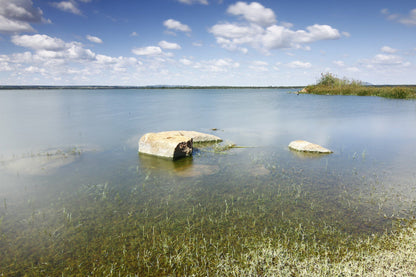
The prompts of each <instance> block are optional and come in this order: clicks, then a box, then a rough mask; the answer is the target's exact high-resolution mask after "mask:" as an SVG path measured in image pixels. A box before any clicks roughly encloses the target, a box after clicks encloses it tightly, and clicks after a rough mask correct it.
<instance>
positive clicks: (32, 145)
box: [0, 89, 416, 274]
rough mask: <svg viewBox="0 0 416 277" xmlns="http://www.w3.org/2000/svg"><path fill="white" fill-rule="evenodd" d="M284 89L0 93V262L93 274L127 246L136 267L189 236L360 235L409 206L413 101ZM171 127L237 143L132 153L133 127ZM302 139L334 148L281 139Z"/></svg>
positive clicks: (136, 130)
mask: <svg viewBox="0 0 416 277" xmlns="http://www.w3.org/2000/svg"><path fill="white" fill-rule="evenodd" d="M289 92H290V90H285V89H261V90H255V89H243V90H241V89H240V90H239V89H227V90H210V89H201V90H157V89H152V90H10V91H9V90H3V91H0V133H1V136H0V180H1V181H0V198H1V200H2V202H3V203H2V205H1V206H0V218H1V223H0V235H1V242H0V249H1V253H6V255H5V256H6V257H7V258H5V259H3V258H2V259H1V260H2V261H0V268H5V271H4V272H6V273H7V272H9V273H10V272H12V273H13V272H14V273H15V274H22V273H24V272H29V271H30V268H31V269H32V270H33V269H34V268H35V269H37V270H40V269H42V268H43V269H45V270H52V269H51V268H54V269H53V270H56V271H54V272H55V273H57V272H64V271H66V272H74V271H73V270H74V268H73V267H76V265H77V266H78V267H79V268H83V269H86V270H89V272H91V270H92V269H91V268H93V267H94V266H96V267H97V268H98V265H100V264H101V265H103V264H111V263H116V262H115V259H116V257H117V259H119V258H120V257H124V258H125V260H123V262H120V261H119V260H117V261H118V266H120V263H122V264H123V265H125V266H126V267H130V270H131V271H133V272H138V270H137V267H140V265H137V260H140V261H143V259H145V258H143V257H145V256H146V255H144V253H147V252H146V251H149V253H151V252H152V251H154V252H155V253H156V254H157V253H158V251H159V252H160V251H162V250H161V249H162V248H157V247H159V246H160V245H162V243H161V241H162V240H165V241H166V243H167V242H168V241H169V243H167V244H171V245H177V244H179V241H181V240H185V238H182V239H181V236H185V235H189V236H190V237H194V238H195V237H198V238H199V239H203V240H204V241H211V242H212V243H210V244H212V245H213V244H214V242H217V243H218V245H221V243H224V245H226V244H228V245H230V244H231V245H233V247H234V248H233V249H234V250H233V251H243V249H239V245H241V241H242V240H244V239H247V238H257V237H262V238H264V237H269V238H272V239H273V238H279V237H280V236H281V235H282V234H286V235H288V236H289V237H290V235H291V234H292V233H291V232H292V230H294V229H295V228H299V226H302V228H305V234H308V230H309V235H310V236H312V234H313V236H314V238H315V237H317V238H318V239H320V240H321V241H322V242H325V241H326V240H328V237H325V236H324V235H320V233H322V234H324V233H325V232H324V231H322V230H324V228H329V227H330V228H334V230H338V231H339V232H341V233H343V234H345V235H350V236H360V235H362V234H371V233H377V232H382V231H384V230H386V229H388V228H390V227H391V225H392V222H393V220H394V219H396V218H401V217H404V218H407V217H412V216H414V215H416V214H415V212H416V210H415V209H416V205H415V204H416V203H415V200H416V191H415V189H414V186H415V184H416V173H415V171H414V164H415V163H416V155H415V153H416V128H415V127H414V126H416V105H415V104H416V102H415V101H412V100H410V101H405V100H391V99H383V98H377V97H355V96H316V95H296V94H292V93H289ZM212 128H216V129H217V131H213V130H212ZM167 130H195V131H200V132H206V133H212V134H215V135H217V136H220V137H221V138H223V139H224V143H223V144H228V143H234V144H236V145H238V146H243V147H244V148H235V149H229V150H227V151H224V152H217V151H215V149H214V148H213V147H212V146H209V147H199V148H198V149H197V150H196V151H195V154H194V156H193V157H192V158H189V159H188V158H187V159H183V160H179V161H176V162H172V161H167V160H164V159H158V158H154V157H149V156H143V155H138V153H137V142H138V139H139V138H140V136H142V135H143V134H145V133H147V132H157V131H167ZM297 139H304V140H308V141H311V142H314V143H317V144H320V145H322V146H324V147H326V148H329V149H331V150H332V151H333V152H334V153H333V154H331V155H323V156H319V155H305V154H302V153H298V152H293V151H290V150H289V149H288V147H287V145H288V144H289V143H290V141H292V140H297ZM328 226H329V227H328ZM321 231H322V232H321ZM292 235H293V240H294V241H295V240H296V238H295V236H297V235H296V234H292ZM320 236H322V237H320ZM297 239H299V238H297ZM160 247H162V246H160ZM228 247H230V246H228ZM149 249H150V250H149ZM152 249H153V250H152ZM229 249H231V248H227V247H225V246H224V252H227V251H230V250H229ZM162 252H163V251H162ZM227 253H228V252H227ZM156 254H154V255H156ZM143 255H144V256H143ZM158 255H159V254H158ZM149 256H151V254H149ZM156 256H157V255H156ZM94 261H95V262H94ZM81 264H82V266H81ZM142 266H143V264H142ZM0 272H1V271H0ZM38 272H40V271H38Z"/></svg>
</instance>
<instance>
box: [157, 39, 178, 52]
mask: <svg viewBox="0 0 416 277" xmlns="http://www.w3.org/2000/svg"><path fill="white" fill-rule="evenodd" d="M159 46H160V47H161V48H162V49H169V50H179V49H181V46H180V45H179V44H177V43H173V42H167V41H165V40H162V41H161V42H159Z"/></svg>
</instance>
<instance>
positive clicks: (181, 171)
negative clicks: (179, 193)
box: [175, 164, 220, 177]
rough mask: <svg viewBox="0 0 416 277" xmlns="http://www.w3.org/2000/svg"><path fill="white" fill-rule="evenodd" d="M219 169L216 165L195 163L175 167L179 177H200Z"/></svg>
mask: <svg viewBox="0 0 416 277" xmlns="http://www.w3.org/2000/svg"><path fill="white" fill-rule="evenodd" d="M219 170H220V168H219V166H218V165H205V164H197V165H192V166H188V167H182V168H177V169H176V170H175V173H176V175H177V176H180V177H200V176H205V175H212V174H215V173H217V172H218V171H219Z"/></svg>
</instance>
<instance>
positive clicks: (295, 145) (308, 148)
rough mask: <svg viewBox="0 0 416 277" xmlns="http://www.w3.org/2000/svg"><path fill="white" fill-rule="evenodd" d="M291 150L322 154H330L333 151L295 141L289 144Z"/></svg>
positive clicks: (302, 141)
mask: <svg viewBox="0 0 416 277" xmlns="http://www.w3.org/2000/svg"><path fill="white" fill-rule="evenodd" d="M289 148H290V149H293V150H296V151H301V152H310V153H322V154H330V153H332V151H331V150H329V149H326V148H324V147H322V146H320V145H318V144H314V143H311V142H308V141H304V140H295V141H292V142H291V143H290V144H289Z"/></svg>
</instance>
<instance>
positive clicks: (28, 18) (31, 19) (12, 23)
mask: <svg viewBox="0 0 416 277" xmlns="http://www.w3.org/2000/svg"><path fill="white" fill-rule="evenodd" d="M42 15H43V12H42V10H41V9H40V8H35V7H33V2H32V1H31V0H0V33H1V32H3V33H16V32H33V31H34V29H33V27H32V26H31V25H30V24H31V23H41V22H47V20H45V19H44V18H43V17H42Z"/></svg>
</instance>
